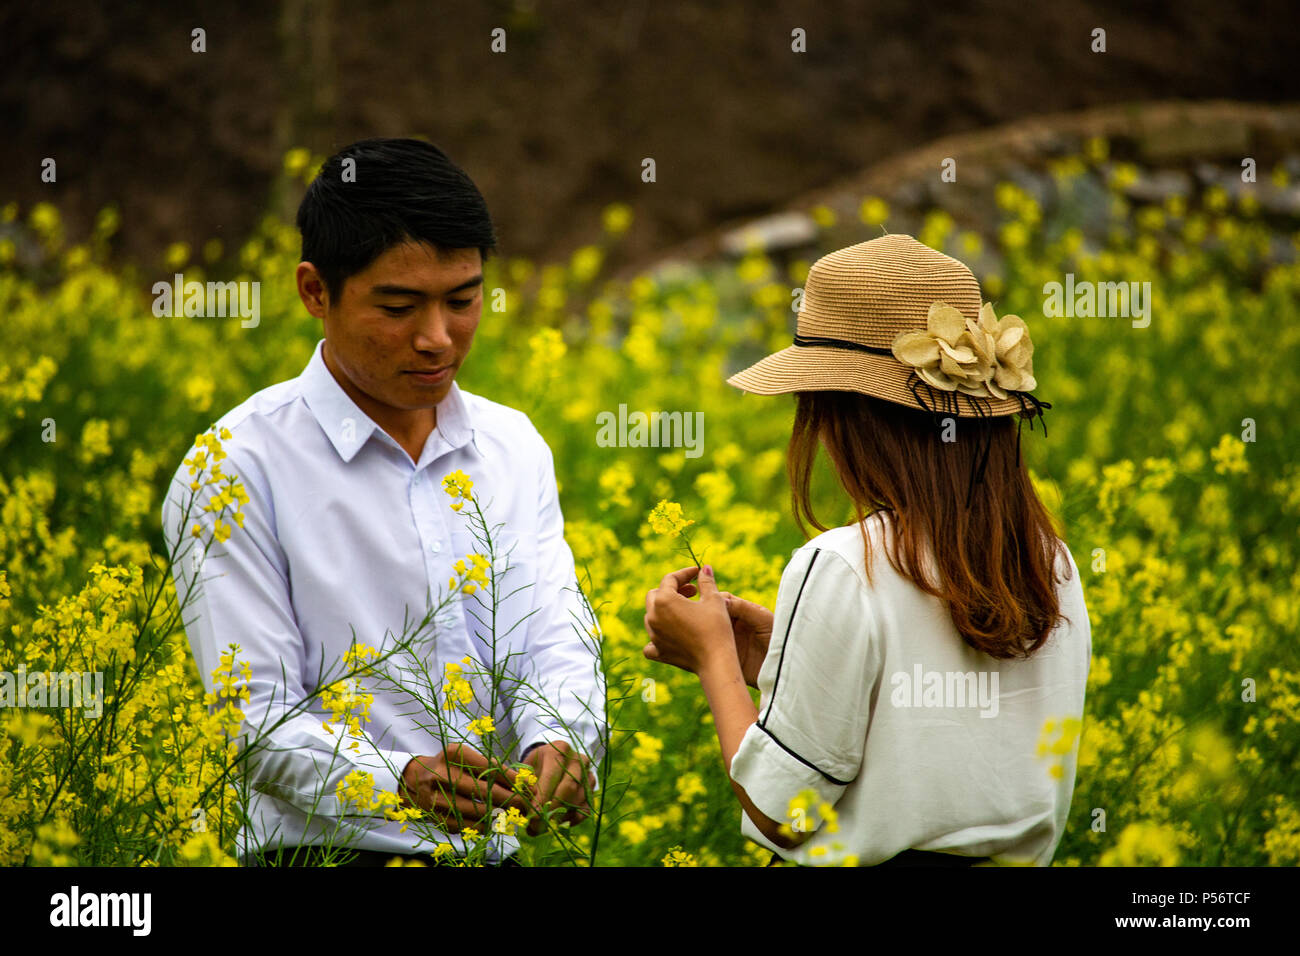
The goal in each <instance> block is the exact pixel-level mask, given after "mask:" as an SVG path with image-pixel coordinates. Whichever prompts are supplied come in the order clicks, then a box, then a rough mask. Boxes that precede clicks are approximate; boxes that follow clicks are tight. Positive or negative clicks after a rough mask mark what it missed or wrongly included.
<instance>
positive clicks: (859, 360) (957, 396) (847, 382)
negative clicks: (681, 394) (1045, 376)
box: [727, 345, 1024, 418]
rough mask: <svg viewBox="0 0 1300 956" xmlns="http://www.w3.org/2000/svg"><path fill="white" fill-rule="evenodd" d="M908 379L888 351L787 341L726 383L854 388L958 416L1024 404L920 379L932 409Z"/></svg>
mask: <svg viewBox="0 0 1300 956" xmlns="http://www.w3.org/2000/svg"><path fill="white" fill-rule="evenodd" d="M909 380H912V370H911V369H910V368H908V367H907V366H905V365H903V364H902V363H901V362H899V361H898V360H897V359H895V358H894V357H893V356H891V355H873V354H871V353H869V352H857V351H850V350H847V349H838V348H832V347H828V346H804V345H791V346H789V347H788V348H784V349H782V350H781V351H779V352H774V353H772V354H771V355H769V356H767V357H766V358H763V359H760V360H759V361H757V362H755V363H754V364H753V365H751V366H750V367H749V368H747V369H742V370H741V371H739V372H737V373H736V374H735V375H732V376H731V377H730V378H728V379H727V384H728V385H734V386H735V387H736V388H739V389H743V390H744V391H746V392H754V393H755V394H758V395H781V394H785V393H788V392H813V391H838V392H858V393H860V394H862V395H870V396H872V397H874V398H880V399H884V400H885V401H887V402H894V403H895V404H898V405H906V406H907V407H909V408H915V409H918V410H921V411H934V410H938V411H940V412H944V413H945V414H956V415H957V417H959V418H977V417H981V416H984V417H987V416H1000V415H1011V414H1013V413H1015V412H1019V411H1022V410H1023V409H1024V405H1023V404H1022V403H1021V401H1020V399H1018V398H1016V397H1015V396H1014V395H1008V396H1007V397H1006V398H976V397H972V396H970V395H966V394H964V393H962V392H944V391H940V390H939V389H932V388H930V386H929V385H928V384H926V383H925V382H921V384H920V386H919V387H918V391H920V393H921V395H922V396H923V397H924V398H925V400H926V402H930V401H931V397H932V396H933V398H934V399H936V401H935V402H934V403H933V405H932V407H931V408H926V406H925V405H922V404H921V403H920V402H918V401H917V399H916V396H915V395H914V394H913V392H912V387H911V385H910V384H909ZM912 381H915V380H912ZM954 403H955V404H954ZM954 409H955V410H954Z"/></svg>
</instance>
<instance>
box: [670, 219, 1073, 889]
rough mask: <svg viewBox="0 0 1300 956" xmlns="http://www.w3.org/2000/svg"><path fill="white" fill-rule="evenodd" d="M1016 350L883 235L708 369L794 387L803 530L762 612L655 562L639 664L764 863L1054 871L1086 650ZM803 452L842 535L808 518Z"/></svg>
mask: <svg viewBox="0 0 1300 956" xmlns="http://www.w3.org/2000/svg"><path fill="white" fill-rule="evenodd" d="M1032 354H1033V345H1032V343H1031V341H1030V338H1029V330H1028V328H1027V326H1026V325H1025V323H1024V322H1023V321H1022V320H1021V319H1019V318H1018V317H1016V316H1011V315H1008V316H1005V317H1003V318H1002V319H1001V320H999V319H998V318H997V317H996V316H995V314H994V312H993V309H992V307H991V306H990V305H984V306H983V307H981V304H980V292H979V285H978V283H977V282H976V280H975V277H974V276H973V275H972V274H971V272H970V270H969V269H968V268H966V266H964V265H963V264H962V263H960V262H958V261H957V260H955V259H952V258H950V257H948V256H945V255H943V254H941V253H939V252H936V251H934V250H933V249H930V248H928V247H926V246H924V245H922V244H921V243H919V242H917V241H916V240H915V239H913V238H912V237H910V236H901V235H888V236H883V237H881V238H879V239H874V240H872V241H870V242H864V243H860V244H858V245H855V246H851V247H849V248H847V249H841V250H839V251H838V252H834V253H831V254H830V255H827V256H825V257H823V258H822V259H820V260H818V261H817V263H815V264H814V265H813V267H812V269H811V271H810V273H809V277H808V282H807V284H806V288H805V291H804V299H803V305H802V308H801V310H800V312H799V318H798V332H797V334H796V335H795V340H794V344H793V345H792V346H791V347H789V348H786V349H783V350H782V351H780V352H777V353H776V354H774V355H769V356H768V357H766V358H764V359H763V360H762V361H760V362H758V363H757V364H755V365H754V366H752V367H751V368H748V369H746V370H744V371H742V372H739V373H738V374H736V375H734V376H732V377H731V378H730V379H728V382H729V383H730V384H732V385H735V386H737V387H739V388H741V389H744V390H745V391H748V392H755V393H759V394H764V395H772V394H778V393H790V392H793V393H795V394H796V400H797V412H796V417H795V424H794V433H793V435H792V438H791V441H790V447H789V455H788V466H789V468H788V471H789V475H790V479H791V486H792V494H793V502H794V514H795V518H796V520H797V521H798V523H799V525H800V528H801V530H804V531H805V534H806V533H807V531H806V527H805V519H807V520H808V521H809V522H810V523H812V524H813V525H814V526H815V527H816V528H817V529H819V530H820V531H822V532H823V533H822V534H820V535H818V536H817V537H815V538H813V539H812V540H811V541H809V542H807V544H805V545H804V546H803V547H802V548H799V549H798V550H797V551H796V552H795V554H794V557H793V560H791V562H790V563H789V565H788V566H787V567H786V569H785V572H784V573H783V575H782V578H781V585H780V588H779V590H778V594H777V600H776V608H775V611H774V612H773V611H768V610H767V609H766V608H762V607H760V606H758V605H756V604H754V603H752V602H749V601H744V600H741V599H739V598H737V597H734V596H732V595H730V594H728V593H726V592H720V591H719V590H718V588H717V583H716V580H715V578H714V575H713V570H712V568H710V567H708V566H705V567H704V568H702V569H700V568H694V567H691V568H683V569H681V570H678V571H675V572H672V573H670V574H668V575H666V576H665V577H664V579H663V581H662V582H661V583H660V585H659V587H658V588H657V589H655V590H653V591H651V592H649V593H648V594H647V596H646V630H647V632H648V633H649V635H650V643H649V644H647V645H646V648H645V656H646V657H647V658H649V659H651V660H656V661H661V662H663V663H667V664H671V665H674V666H677V667H681V668H684V669H686V670H689V671H692V672H693V673H695V674H697V675H698V676H699V679H700V682H701V685H702V687H703V689H704V692H705V695H706V696H707V698H708V702H709V706H710V708H711V709H712V711H713V716H714V721H715V725H716V727H717V731H718V739H719V743H720V745H721V749H722V757H723V761H724V763H725V765H726V767H727V770H728V773H729V774H730V777H731V782H732V787H733V789H734V790H735V792H736V796H737V797H738V798H739V800H740V803H741V806H742V808H743V811H744V812H743V813H742V818H741V823H742V831H743V832H744V833H745V835H746V836H748V837H749V838H751V839H753V840H755V841H757V842H759V843H760V844H762V845H764V846H767V847H768V848H770V849H772V850H774V854H775V855H774V857H773V862H776V861H777V859H778V858H782V859H785V860H789V861H793V862H798V863H832V862H847V863H857V864H860V865H876V864H882V863H889V864H891V865H970V864H973V863H977V862H985V861H989V860H992V861H993V862H998V863H1022V864H1037V865H1046V864H1048V863H1050V862H1051V859H1052V855H1053V854H1054V853H1055V850H1056V846H1057V844H1058V843H1059V841H1060V838H1061V835H1062V832H1063V829H1064V826H1065V821H1066V817H1067V815H1068V811H1069V806H1070V797H1071V793H1072V791H1073V787H1074V774H1075V757H1076V752H1077V747H1076V746H1075V741H1074V739H1073V735H1074V734H1075V733H1076V732H1077V730H1078V727H1079V721H1081V719H1082V715H1083V701H1084V685H1085V683H1086V681H1087V676H1088V665H1089V659H1090V656H1091V645H1092V641H1091V631H1090V627H1089V622H1088V614H1087V610H1086V608H1085V606H1084V601H1083V591H1082V587H1081V585H1080V581H1079V571H1078V568H1077V567H1076V566H1075V563H1074V560H1073V558H1072V557H1071V555H1070V552H1069V550H1068V549H1067V548H1066V547H1065V545H1064V543H1063V542H1062V541H1061V540H1060V539H1059V538H1058V537H1057V536H1056V534H1055V532H1054V531H1053V530H1052V525H1051V521H1050V519H1049V516H1048V513H1047V511H1046V510H1045V509H1044V507H1043V505H1042V504H1041V502H1040V501H1039V500H1038V498H1037V496H1036V495H1035V493H1034V490H1033V487H1032V485H1031V483H1030V479H1029V475H1028V472H1027V470H1026V468H1025V466H1024V463H1023V462H1022V461H1021V458H1020V429H1019V423H1016V424H1013V416H1015V414H1016V413H1020V423H1023V420H1024V419H1025V418H1029V420H1030V427H1031V429H1032V427H1033V418H1034V416H1038V417H1041V416H1042V410H1043V408H1046V407H1050V406H1047V405H1045V404H1043V403H1040V402H1039V401H1037V400H1036V399H1035V398H1034V397H1033V396H1032V395H1031V394H1030V390H1031V389H1033V388H1035V387H1036V382H1035V380H1034V377H1033V362H1032ZM819 446H820V447H821V448H824V449H825V451H826V452H827V454H828V456H829V458H830V460H831V462H832V464H833V465H834V468H835V471H836V473H837V475H838V477H839V480H840V484H841V485H842V486H843V489H844V491H845V493H846V494H847V495H848V499H849V503H850V504H851V506H852V508H853V511H854V513H855V514H856V515H857V516H858V518H859V521H858V522H857V523H855V524H852V525H848V526H845V527H838V528H832V529H829V530H828V529H826V527H825V526H824V525H822V524H821V523H819V522H818V521H817V519H816V517H815V516H814V515H813V514H812V508H811V505H810V501H809V481H810V476H811V472H812V465H813V461H814V459H815V457H816V453H817V450H818V447H819ZM695 580H698V584H692V583H689V582H691V581H695ZM697 593H698V594H699V598H700V599H699V600H698V601H695V600H690V598H692V597H693V596H694V595H696V594H697ZM746 685H748V686H749V687H755V688H757V689H758V690H759V691H760V693H761V699H760V705H759V707H758V708H757V709H756V708H755V707H754V704H753V702H752V700H751V698H750V695H749V691H748V690H747V688H746ZM1063 727H1064V728H1065V731H1066V732H1065V733H1064V734H1062V732H1061V728H1063Z"/></svg>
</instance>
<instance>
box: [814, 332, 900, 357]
mask: <svg viewBox="0 0 1300 956" xmlns="http://www.w3.org/2000/svg"><path fill="white" fill-rule="evenodd" d="M794 344H795V345H803V346H808V347H812V346H824V347H825V348H832V349H848V350H849V351H852V352H870V353H871V354H872V355H893V354H894V353H893V351H892V350H891V349H882V348H877V347H876V346H874V345H863V344H862V343H861V342H850V341H849V340H848V339H827V338H822V337H821V336H817V335H800V334H798V333H797V332H796V333H795V336H794Z"/></svg>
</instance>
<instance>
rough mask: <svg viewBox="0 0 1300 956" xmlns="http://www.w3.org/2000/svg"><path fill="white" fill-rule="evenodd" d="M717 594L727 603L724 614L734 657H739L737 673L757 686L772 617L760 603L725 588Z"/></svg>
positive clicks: (769, 637)
mask: <svg viewBox="0 0 1300 956" xmlns="http://www.w3.org/2000/svg"><path fill="white" fill-rule="evenodd" d="M720 593H721V594H722V597H723V599H724V600H725V601H726V602H727V613H728V614H730V615H731V631H732V633H733V634H734V635H735V638H736V656H737V657H739V658H740V670H741V673H743V674H744V675H745V683H746V684H748V685H749V686H750V687H753V688H757V687H758V672H759V671H760V670H761V669H762V667H763V660H764V659H765V658H766V657H767V646H768V644H769V643H771V640H772V624H773V622H774V621H775V617H774V616H773V614H772V612H771V611H769V610H768V609H767V608H765V607H763V605H761V604H755V603H754V602H753V601H746V600H745V599H744V598H738V597H736V596H735V595H734V594H731V593H729V592H727V591H722V592H720Z"/></svg>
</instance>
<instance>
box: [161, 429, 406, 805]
mask: <svg viewBox="0 0 1300 956" xmlns="http://www.w3.org/2000/svg"><path fill="white" fill-rule="evenodd" d="M227 445H229V442H227ZM194 451H195V449H191V454H193V453H194ZM226 454H227V457H226V459H225V461H224V462H222V464H221V467H222V471H223V473H225V474H226V475H235V476H238V479H239V481H240V482H241V483H242V485H243V487H244V490H245V493H246V494H247V496H248V501H247V503H245V504H244V505H243V507H242V511H243V515H244V518H243V527H242V528H240V527H239V526H238V525H237V524H236V523H235V522H234V521H233V519H232V514H231V513H230V512H227V514H226V515H225V517H224V518H223V519H222V520H223V522H224V523H225V525H227V526H228V527H229V528H230V535H229V537H228V538H227V539H226V540H225V541H224V542H218V541H216V540H215V539H214V537H213V532H214V524H215V521H216V520H217V517H216V515H214V514H212V513H211V512H208V511H205V510H203V506H204V505H205V504H207V502H208V500H209V499H210V498H211V496H212V495H213V494H214V493H215V492H216V491H217V490H219V488H224V486H225V485H224V482H221V483H219V487H214V486H212V485H208V486H205V487H203V488H202V489H201V490H200V491H199V492H198V493H197V495H196V494H194V493H193V492H192V490H191V487H190V482H191V481H192V480H193V479H192V478H191V477H190V476H189V475H188V469H187V468H186V467H185V466H184V465H183V466H182V467H181V468H180V470H178V471H177V473H176V477H175V479H174V480H173V482H172V485H171V488H170V489H169V493H168V496H167V498H166V500H165V501H164V503H163V512H162V522H163V534H164V537H165V539H166V541H167V545H168V548H169V551H170V552H171V553H173V554H174V557H173V561H172V573H173V575H174V577H175V581H176V593H177V598H178V600H179V601H180V606H181V608H182V618H183V621H184V626H185V631H186V634H187V635H188V637H189V641H190V646H191V648H192V649H193V651H194V657H195V660H196V662H197V663H198V665H199V673H200V676H201V678H202V680H203V686H204V688H205V689H206V690H208V691H209V692H211V691H212V689H213V677H212V671H213V669H214V668H215V667H216V666H217V664H218V662H219V658H220V654H221V653H222V652H223V651H225V650H227V649H228V647H229V645H230V644H232V643H233V644H238V645H239V648H240V649H239V652H238V653H237V655H236V666H235V677H236V679H237V680H238V679H239V678H240V677H241V672H240V665H241V664H242V663H243V662H245V661H247V662H248V663H249V664H250V665H251V680H249V681H248V688H249V695H250V699H249V700H248V701H247V702H245V703H243V705H242V710H243V712H244V717H245V720H244V728H243V730H244V733H245V735H246V740H247V741H252V742H254V743H255V744H256V742H257V740H258V737H259V735H260V736H262V741H261V743H260V744H257V745H255V746H253V747H252V750H251V753H250V756H249V759H248V763H247V774H248V780H249V785H250V786H251V787H252V788H253V789H255V790H258V791H261V792H263V793H267V794H269V795H271V796H274V797H276V798H277V799H280V800H284V801H285V802H287V803H291V804H293V805H294V806H295V807H297V808H299V809H300V810H302V811H303V812H305V813H308V814H313V815H315V816H318V817H333V818H339V817H344V816H347V817H357V816H372V815H374V813H375V812H377V811H374V812H363V811H361V810H359V809H358V807H357V806H356V804H355V803H349V804H347V806H344V805H343V804H342V803H341V802H340V800H339V799H338V796H337V789H336V788H337V786H338V784H339V783H340V782H341V781H342V780H343V779H344V778H345V777H346V776H347V775H348V774H349V773H351V772H353V771H365V772H367V773H370V774H371V775H372V776H373V778H374V784H375V795H376V796H378V794H379V792H380V791H389V792H397V785H398V779H399V777H400V775H401V773H402V770H403V768H405V766H406V764H407V762H408V761H409V760H410V759H411V757H412V756H413V755H412V754H410V753H405V752H400V751H394V750H385V749H382V748H379V747H378V746H376V744H375V742H374V741H373V740H372V739H371V737H370V736H369V735H368V734H365V733H364V727H363V735H362V737H361V738H360V739H359V740H358V739H357V738H356V737H355V736H351V737H348V738H347V739H346V740H344V741H343V742H342V743H340V739H341V735H342V734H343V732H344V730H345V728H344V727H343V726H341V724H339V723H334V724H332V726H333V727H334V733H332V734H331V733H330V732H329V731H328V730H326V729H325V727H324V724H323V720H324V717H323V716H322V711H321V710H320V707H319V703H317V702H313V704H312V710H306V709H304V708H305V706H306V704H305V699H306V698H307V691H308V688H307V687H306V686H305V685H304V680H305V675H306V672H307V670H308V668H307V666H306V662H305V660H304V658H305V656H306V652H305V645H304V641H303V636H302V634H301V632H300V631H299V629H298V623H297V620H296V619H295V617H294V613H293V608H292V604H291V602H290V596H289V595H290V592H289V580H290V569H289V566H288V561H287V558H286V556H285V554H284V551H283V550H282V549H281V547H280V544H279V541H278V539H277V537H276V534H275V530H274V527H275V519H274V510H273V507H274V503H273V501H272V500H271V498H270V495H269V494H268V493H267V491H266V490H265V489H264V485H263V484H262V483H261V482H260V481H259V480H258V478H257V474H256V472H255V470H253V469H248V468H245V467H242V466H241V465H240V463H239V462H237V461H236V458H235V456H234V455H233V454H232V453H231V452H230V450H229V449H228V448H227V449H226ZM196 524H197V525H198V526H199V527H200V530H201V534H200V535H199V536H198V537H195V536H194V535H193V534H192V533H191V529H192V528H193V526H194V525H196ZM209 541H211V542H212V543H211V546H210V547H208V546H207V542H209ZM205 548H206V553H205ZM332 663H333V665H334V670H333V671H332V672H331V671H329V668H330V666H331V662H328V661H327V662H325V668H326V673H327V675H328V674H329V673H333V674H338V673H339V669H338V666H339V662H337V661H336V662H332ZM319 676H320V675H318V673H317V671H316V669H315V665H313V668H312V673H311V679H312V681H313V683H314V682H315V681H316V680H317V679H319ZM295 708H297V712H296V713H293V716H287V715H289V714H290V713H291V712H293V711H294V710H295ZM313 711H314V712H313ZM354 740H355V741H357V743H358V745H359V746H358V749H355V750H353V749H350V744H351V743H352V742H353V741H354Z"/></svg>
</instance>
